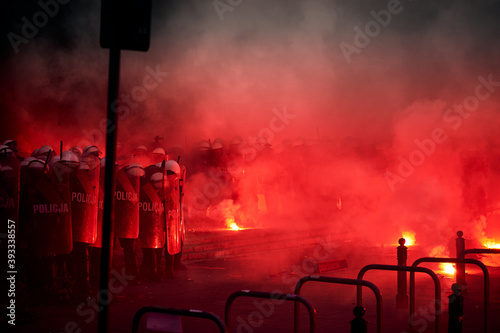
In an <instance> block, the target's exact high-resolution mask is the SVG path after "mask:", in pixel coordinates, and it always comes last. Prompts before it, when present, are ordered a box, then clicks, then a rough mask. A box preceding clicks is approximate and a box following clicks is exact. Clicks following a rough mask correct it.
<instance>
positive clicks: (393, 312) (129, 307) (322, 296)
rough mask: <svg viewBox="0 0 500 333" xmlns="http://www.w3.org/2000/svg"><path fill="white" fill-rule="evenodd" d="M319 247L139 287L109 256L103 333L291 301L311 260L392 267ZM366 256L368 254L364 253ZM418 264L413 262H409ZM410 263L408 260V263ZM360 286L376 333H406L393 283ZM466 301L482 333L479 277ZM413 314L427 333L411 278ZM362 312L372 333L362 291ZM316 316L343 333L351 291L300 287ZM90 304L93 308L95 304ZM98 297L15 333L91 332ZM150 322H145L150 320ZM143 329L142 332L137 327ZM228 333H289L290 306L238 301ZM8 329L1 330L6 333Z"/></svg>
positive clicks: (42, 304) (354, 267) (47, 310)
mask: <svg viewBox="0 0 500 333" xmlns="http://www.w3.org/2000/svg"><path fill="white" fill-rule="evenodd" d="M327 250H328V249H327V248H323V247H322V246H321V245H319V244H318V245H317V246H310V247H307V248H302V249H294V250H291V249H287V250H281V251H280V250H274V251H266V252H261V253H253V254H251V255H239V256H232V257H224V258H223V257H219V258H217V257H214V258H211V259H205V260H187V261H184V262H183V265H184V267H183V269H179V270H177V271H176V276H175V278H173V279H164V280H163V281H161V282H156V283H153V282H142V283H141V284H139V285H136V284H135V280H134V279H131V278H130V277H128V276H125V275H124V274H123V266H122V259H123V258H122V257H121V251H120V250H115V259H116V260H115V264H116V266H115V268H114V269H113V273H112V276H113V277H114V280H113V284H112V285H111V288H110V290H111V292H110V294H108V295H109V301H110V303H109V317H108V322H109V332H131V331H132V318H133V316H134V314H135V313H136V312H137V310H139V309H140V308H142V307H144V306H158V307H165V308H180V309H195V310H202V311H207V312H211V313H213V314H215V315H217V316H218V317H219V318H220V319H222V320H224V313H225V312H224V310H225V304H226V300H227V299H228V297H229V296H230V295H231V294H232V293H233V292H236V291H239V290H255V291H266V292H274V293H293V292H294V288H295V285H296V283H297V281H298V280H299V278H300V277H302V276H305V275H311V274H317V272H315V271H314V270H315V258H319V259H322V260H324V259H347V261H348V263H349V268H348V269H343V270H338V271H329V272H324V273H322V274H321V275H324V276H335V277H343V278H356V275H357V273H358V271H359V269H360V268H361V267H362V266H363V265H366V264H372V263H380V264H394V262H393V261H395V258H394V252H395V251H394V249H392V248H387V249H386V248H383V249H379V250H378V251H376V253H377V254H376V255H373V253H374V252H373V249H372V250H370V251H371V253H372V255H370V256H366V255H364V253H363V252H358V253H355V252H352V250H351V249H350V248H349V247H348V246H346V245H345V244H343V245H342V244H341V245H340V246H339V245H336V246H335V247H334V250H332V251H331V252H328V251H327ZM365 252H366V253H368V251H365ZM414 255H415V256H418V254H414ZM410 262H412V260H410ZM490 273H491V277H490V280H491V292H490V295H491V305H490V309H491V312H490V314H491V317H492V318H490V332H499V331H500V319H499V318H498V317H499V316H498V314H500V283H499V281H500V279H499V277H500V269H498V268H491V269H490ZM365 279H367V280H370V281H372V282H374V283H375V284H376V285H378V286H379V288H380V289H381V291H382V294H383V300H384V317H383V318H384V327H385V329H384V331H385V332H405V331H408V310H407V309H406V310H401V309H396V307H395V299H396V290H395V289H396V275H395V273H394V274H392V273H387V272H371V273H369V274H367V275H366V277H365ZM440 281H441V288H442V290H443V292H442V300H443V301H444V302H446V300H447V295H449V294H450V292H449V290H450V287H451V284H452V283H453V281H452V279H450V278H448V277H444V276H441V277H440ZM468 281H469V294H468V295H467V296H466V297H467V298H466V303H465V305H466V306H465V311H466V315H465V319H464V332H479V331H481V330H482V318H483V317H482V313H483V311H484V310H483V306H482V292H483V291H482V282H481V281H482V277H481V275H480V273H479V272H476V271H472V272H471V273H470V274H469V276H468ZM417 288H418V293H417V312H418V315H417V317H415V318H416V319H417V320H419V321H418V326H417V329H418V331H419V332H432V331H434V316H433V309H434V308H433V304H434V303H433V302H432V297H433V290H434V289H433V285H432V281H431V279H429V278H428V277H418V278H417ZM364 294H365V298H364V306H365V307H366V308H367V314H366V316H365V319H367V320H368V321H369V322H370V324H369V327H370V329H369V332H375V327H376V316H375V313H376V311H375V298H374V297H373V296H372V295H371V293H370V292H369V291H366V292H365V293H364ZM301 295H302V296H304V297H305V298H307V299H308V300H309V301H310V302H311V303H312V304H313V306H314V307H315V309H316V311H317V332H349V327H350V325H349V321H350V320H352V319H353V318H354V316H353V314H352V310H353V308H354V306H355V303H356V291H355V287H352V286H340V285H335V286H334V285H325V284H312V283H311V284H308V285H307V286H304V288H303V289H302V293H301ZM96 299H97V301H96ZM105 299H106V297H105V296H104V294H103V293H97V292H96V293H95V298H94V299H92V298H90V299H85V298H80V299H78V298H76V299H72V300H70V301H60V300H51V299H45V300H38V302H37V303H36V304H35V305H34V306H33V307H32V308H31V311H30V315H31V316H32V317H33V318H32V319H31V321H29V322H24V323H23V322H22V320H26V319H27V318H28V317H26V315H25V314H23V313H22V312H23V311H22V309H18V316H17V325H16V326H15V330H13V331H15V332H53V333H56V332H57V333H59V332H75V333H76V332H97V315H98V313H99V300H100V301H101V302H102V301H105ZM442 312H443V313H442V316H441V324H440V331H441V332H446V327H447V326H446V325H447V309H446V308H443V309H442ZM150 320H151V317H150ZM144 323H145V321H143V323H142V324H144ZM182 323H183V326H184V332H218V329H217V327H216V326H215V324H213V323H212V322H211V321H209V320H207V319H193V318H184V319H183V320H182ZM231 323H232V325H231V332H292V331H293V305H292V304H291V302H283V301H281V302H278V301H276V302H271V301H268V300H264V299H252V298H248V297H242V298H238V299H236V300H235V301H234V303H233V304H232V307H231ZM12 328H13V327H12V326H9V327H8V329H9V330H11V329H12ZM308 331H309V330H308V317H307V313H306V310H305V308H302V311H301V332H308Z"/></svg>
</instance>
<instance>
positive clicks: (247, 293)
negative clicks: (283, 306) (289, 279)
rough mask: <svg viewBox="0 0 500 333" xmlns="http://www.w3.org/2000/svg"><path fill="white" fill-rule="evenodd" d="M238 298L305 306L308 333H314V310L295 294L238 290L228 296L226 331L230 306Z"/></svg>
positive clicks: (306, 301)
mask: <svg viewBox="0 0 500 333" xmlns="http://www.w3.org/2000/svg"><path fill="white" fill-rule="evenodd" d="M238 297H256V298H267V299H275V300H285V301H294V302H300V303H302V304H304V305H305V307H306V308H307V310H308V311H309V332H316V310H315V309H314V308H313V306H312V305H311V303H309V301H308V300H307V299H305V298H304V297H302V296H299V295H295V294H280V293H270V292H262V291H251V290H240V291H236V292H234V293H232V294H231V295H229V297H228V299H227V301H226V306H225V321H226V326H227V328H228V330H230V328H231V305H232V304H233V302H234V300H235V299H236V298H238Z"/></svg>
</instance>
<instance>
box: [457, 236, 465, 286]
mask: <svg viewBox="0 0 500 333" xmlns="http://www.w3.org/2000/svg"><path fill="white" fill-rule="evenodd" d="M463 235H464V233H463V232H462V231H460V230H459V231H457V236H458V237H457V238H456V239H455V244H456V245H455V246H456V250H457V259H464V257H465V256H464V251H465V239H464V238H463V237H462V236H463ZM456 267H457V273H456V275H457V283H458V284H459V285H460V287H461V290H462V294H465V291H466V289H467V282H466V281H465V264H463V263H457V265H456Z"/></svg>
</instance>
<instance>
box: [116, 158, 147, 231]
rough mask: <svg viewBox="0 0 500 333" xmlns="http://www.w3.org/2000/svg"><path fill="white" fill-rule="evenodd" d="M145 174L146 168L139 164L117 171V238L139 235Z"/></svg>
mask: <svg viewBox="0 0 500 333" xmlns="http://www.w3.org/2000/svg"><path fill="white" fill-rule="evenodd" d="M139 169H140V170H139ZM143 174H144V170H143V169H142V168H141V167H140V165H139V164H131V165H129V166H125V167H123V168H121V169H120V170H118V172H117V173H116V186H115V230H114V234H115V237H116V238H137V237H138V236H139V194H140V181H141V176H142V175H143Z"/></svg>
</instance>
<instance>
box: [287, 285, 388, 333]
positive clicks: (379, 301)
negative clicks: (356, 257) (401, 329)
mask: <svg viewBox="0 0 500 333" xmlns="http://www.w3.org/2000/svg"><path fill="white" fill-rule="evenodd" d="M308 281H316V282H327V283H337V284H349V285H356V286H365V287H368V288H370V289H371V290H373V293H374V294H375V298H376V300H377V332H378V333H381V332H382V324H383V322H382V294H381V293H380V290H379V289H378V287H377V286H376V285H374V284H373V283H371V282H369V281H365V280H357V279H345V278H337V277H330V276H318V275H309V276H304V277H303V278H302V279H300V281H299V282H297V284H296V285H295V295H299V294H300V290H301V289H302V286H303V285H304V284H305V283H306V282H308ZM299 305H300V304H298V303H295V313H294V318H295V324H294V328H295V330H294V332H296V333H297V332H299V326H300V325H299V312H300V310H299V309H300V306H299ZM358 305H359V304H358Z"/></svg>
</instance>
